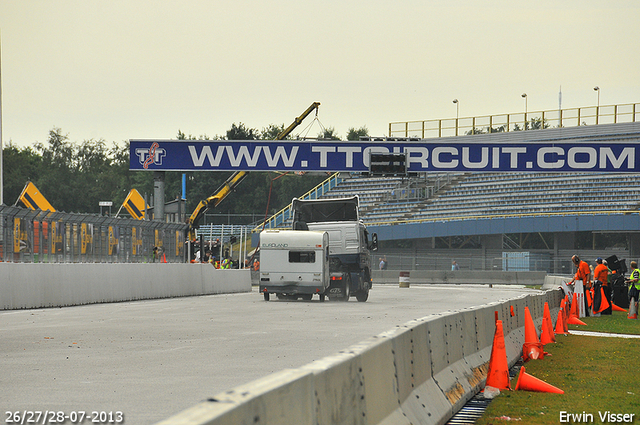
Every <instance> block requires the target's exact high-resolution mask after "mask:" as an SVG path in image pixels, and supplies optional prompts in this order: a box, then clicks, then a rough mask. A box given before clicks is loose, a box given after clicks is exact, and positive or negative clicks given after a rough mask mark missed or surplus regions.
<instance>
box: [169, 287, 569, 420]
mask: <svg viewBox="0 0 640 425" xmlns="http://www.w3.org/2000/svg"><path fill="white" fill-rule="evenodd" d="M561 299H562V291H560V290H551V291H546V292H544V293H541V294H536V295H523V296H520V297H517V298H514V299H511V300H506V301H503V302H498V303H491V304H488V305H485V306H480V307H476V308H472V309H465V310H461V311H456V312H451V313H448V314H439V315H432V316H428V317H424V318H421V319H418V320H413V321H411V322H408V323H406V324H404V325H402V326H399V327H397V328H395V329H393V330H391V331H388V332H385V333H383V334H380V335H378V336H376V337H373V338H370V339H368V340H366V341H363V342H362V343H359V344H356V345H353V346H351V347H349V348H348V349H346V350H343V351H341V352H340V353H337V354H336V355H334V356H330V357H327V358H324V359H322V360H319V361H315V362H313V363H310V364H308V365H306V366H303V367H301V368H299V369H295V370H286V371H282V372H279V373H277V374H273V375H269V376H267V377H265V378H262V379H259V380H257V381H254V382H252V383H249V384H247V385H243V386H240V387H237V388H235V389H233V390H231V391H228V392H225V393H221V394H219V395H216V396H215V397H213V398H211V399H209V400H207V401H204V402H202V403H200V404H198V405H196V406H194V407H192V408H190V409H187V410H185V411H183V412H181V413H179V414H177V415H175V416H173V417H171V418H168V419H166V420H165V421H162V422H160V425H169V424H172V425H187V424H188V425H204V424H207V425H231V424H238V423H247V424H248V423H255V424H281V423H295V424H309V425H333V424H347V423H349V424H362V425H374V424H376V425H392V424H393V425H397V424H406V425H409V424H444V423H446V421H447V420H448V419H449V418H450V417H451V416H453V414H454V413H455V412H456V411H457V410H459V409H460V408H461V407H462V406H463V405H464V404H465V403H466V402H467V401H468V400H469V399H470V398H472V397H473V395H474V394H475V393H476V392H477V391H478V390H479V389H480V388H482V386H483V385H484V382H485V380H486V374H487V371H488V362H489V360H490V354H491V344H492V343H493V335H494V333H495V312H496V311H497V312H498V316H499V318H500V319H501V320H502V321H503V329H504V333H505V344H506V348H507V360H508V362H509V365H510V366H513V365H514V364H515V363H516V361H517V360H518V358H520V356H521V354H522V344H523V343H524V307H525V306H527V307H529V309H530V311H531V314H532V316H533V318H534V321H535V322H536V323H537V324H540V323H541V322H542V315H543V311H544V310H543V307H544V303H545V302H548V303H549V307H550V310H551V313H552V317H555V316H557V312H558V310H559V306H560V300H561ZM511 307H513V311H514V315H513V316H512V315H511ZM554 314H555V316H554Z"/></svg>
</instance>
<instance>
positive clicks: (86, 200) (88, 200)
mask: <svg viewBox="0 0 640 425" xmlns="http://www.w3.org/2000/svg"><path fill="white" fill-rule="evenodd" d="M283 129H284V125H274V124H272V125H270V126H268V127H267V128H265V129H263V130H262V131H260V130H257V129H254V128H249V127H247V126H245V125H244V124H243V123H239V124H235V123H234V124H233V125H232V126H231V128H230V129H229V130H228V131H227V132H226V135H225V136H215V137H213V139H226V140H260V139H262V140H273V139H274V138H275V137H276V136H277V135H278V134H279V133H280V132H281V131H282V130H283ZM367 135H368V131H367V129H366V127H361V128H360V129H355V128H350V129H349V133H348V135H347V138H348V139H349V140H357V138H359V137H360V136H367ZM318 137H319V138H334V139H339V137H338V136H337V134H336V133H335V130H334V129H333V128H330V129H328V130H327V129H325V130H324V131H323V133H321V134H319V135H318ZM176 138H177V139H179V140H194V139H200V140H208V139H210V138H209V137H208V136H207V135H201V136H197V137H194V136H192V135H188V136H187V135H186V134H185V133H183V132H182V131H180V130H178V134H177V137H176ZM3 157H4V202H5V204H7V205H11V204H14V203H15V202H16V201H17V199H18V197H19V196H20V192H21V191H22V189H23V188H24V186H25V184H26V183H27V182H28V181H32V182H33V183H34V184H35V185H36V186H37V187H38V189H39V190H40V192H41V193H42V194H43V195H44V197H45V198H47V200H48V201H49V202H50V203H51V205H53V207H54V208H56V210H58V211H66V212H78V213H99V212H100V207H99V205H98V203H99V202H100V201H112V202H113V205H114V208H119V206H120V205H122V202H123V201H124V199H125V197H126V196H127V194H128V193H129V190H131V189H133V188H135V189H137V190H138V192H140V193H141V194H143V195H144V194H148V195H149V196H151V194H153V173H152V172H147V171H130V170H129V144H128V143H124V144H120V145H119V144H117V143H111V144H109V143H107V142H106V141H105V140H102V139H100V140H93V139H91V140H85V141H83V142H80V143H77V142H72V141H71V140H70V139H69V135H68V134H66V133H64V132H63V131H62V130H61V129H60V128H53V129H52V130H51V131H50V132H49V137H48V139H47V141H46V142H45V143H36V144H34V145H33V146H30V147H24V148H19V147H17V146H15V145H13V144H11V143H10V144H9V145H8V146H5V148H4V150H3ZM182 174H183V173H181V172H172V171H168V172H166V176H165V198H166V201H170V200H172V199H176V198H178V197H180V196H181V193H182ZM185 174H186V176H187V213H190V212H191V211H193V209H195V207H196V205H197V204H198V202H200V200H202V199H206V198H207V197H209V196H211V195H212V194H213V193H214V192H215V191H216V190H217V189H218V187H220V186H221V185H222V184H223V183H224V181H225V180H226V179H227V178H228V177H229V176H230V175H231V172H222V171H221V172H215V171H199V172H187V173H185ZM279 176H280V174H277V173H266V172H256V173H249V174H248V176H247V177H246V178H245V180H244V181H243V182H242V183H241V185H240V186H239V188H238V190H237V192H238V193H236V194H231V195H229V196H228V197H227V198H226V199H225V200H224V201H223V202H222V203H221V204H220V205H219V206H218V208H216V211H215V213H222V214H227V213H230V214H255V213H259V214H264V213H266V212H267V202H268V200H269V198H270V201H269V205H268V207H269V211H268V213H269V214H272V213H274V212H276V211H278V210H280V209H281V208H283V207H285V206H286V205H287V204H289V203H290V202H291V199H292V198H293V197H294V196H300V195H302V194H303V193H305V192H307V191H308V190H310V189H312V188H313V187H314V186H316V185H317V184H318V183H320V182H322V181H323V180H324V179H326V178H327V177H328V175H326V174H304V175H298V174H295V173H289V174H287V175H285V176H283V177H281V178H278V179H277V180H274V179H275V178H276V177H279ZM272 180H273V182H272ZM270 188H272V190H271V194H269V191H270ZM211 212H213V211H211ZM113 213H115V211H113ZM121 214H123V215H126V211H125V210H124V209H123V210H122V212H121Z"/></svg>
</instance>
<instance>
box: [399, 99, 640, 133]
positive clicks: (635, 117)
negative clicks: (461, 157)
mask: <svg viewBox="0 0 640 425" xmlns="http://www.w3.org/2000/svg"><path fill="white" fill-rule="evenodd" d="M638 121H640V104H639V103H630V104H623V105H602V106H588V107H583V108H572V109H555V110H549V111H531V112H527V111H525V112H518V113H512V114H499V115H484V116H478V117H460V118H447V119H434V120H424V121H402V122H392V123H389V137H419V138H423V139H424V138H433V137H448V136H461V135H464V134H478V133H495V132H506V131H519V130H536V129H542V128H554V127H578V126H581V125H598V124H615V123H623V122H638Z"/></svg>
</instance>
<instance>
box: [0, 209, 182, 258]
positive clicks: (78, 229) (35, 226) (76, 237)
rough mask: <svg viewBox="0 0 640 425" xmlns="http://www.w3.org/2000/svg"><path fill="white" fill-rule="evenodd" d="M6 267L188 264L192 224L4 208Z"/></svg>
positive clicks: (1, 246)
mask: <svg viewBox="0 0 640 425" xmlns="http://www.w3.org/2000/svg"><path fill="white" fill-rule="evenodd" d="M0 223H2V227H1V231H0V261H10V262H24V263H40V262H44V263H143V262H165V261H166V262H168V263H175V262H184V261H186V257H185V255H186V252H185V251H186V250H185V230H186V228H187V225H186V224H181V223H163V222H160V221H145V220H134V219H128V218H114V217H110V216H101V215H92V214H73V213H65V212H49V211H41V210H35V211H34V210H30V209H25V208H20V207H14V206H4V205H0Z"/></svg>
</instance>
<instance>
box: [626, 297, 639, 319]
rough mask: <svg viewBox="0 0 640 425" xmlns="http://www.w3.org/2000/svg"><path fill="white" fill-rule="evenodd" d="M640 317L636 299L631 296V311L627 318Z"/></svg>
mask: <svg viewBox="0 0 640 425" xmlns="http://www.w3.org/2000/svg"><path fill="white" fill-rule="evenodd" d="M637 318H638V307H637V306H636V299H635V298H633V297H632V298H631V299H630V300H629V313H628V314H627V319H637Z"/></svg>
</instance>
